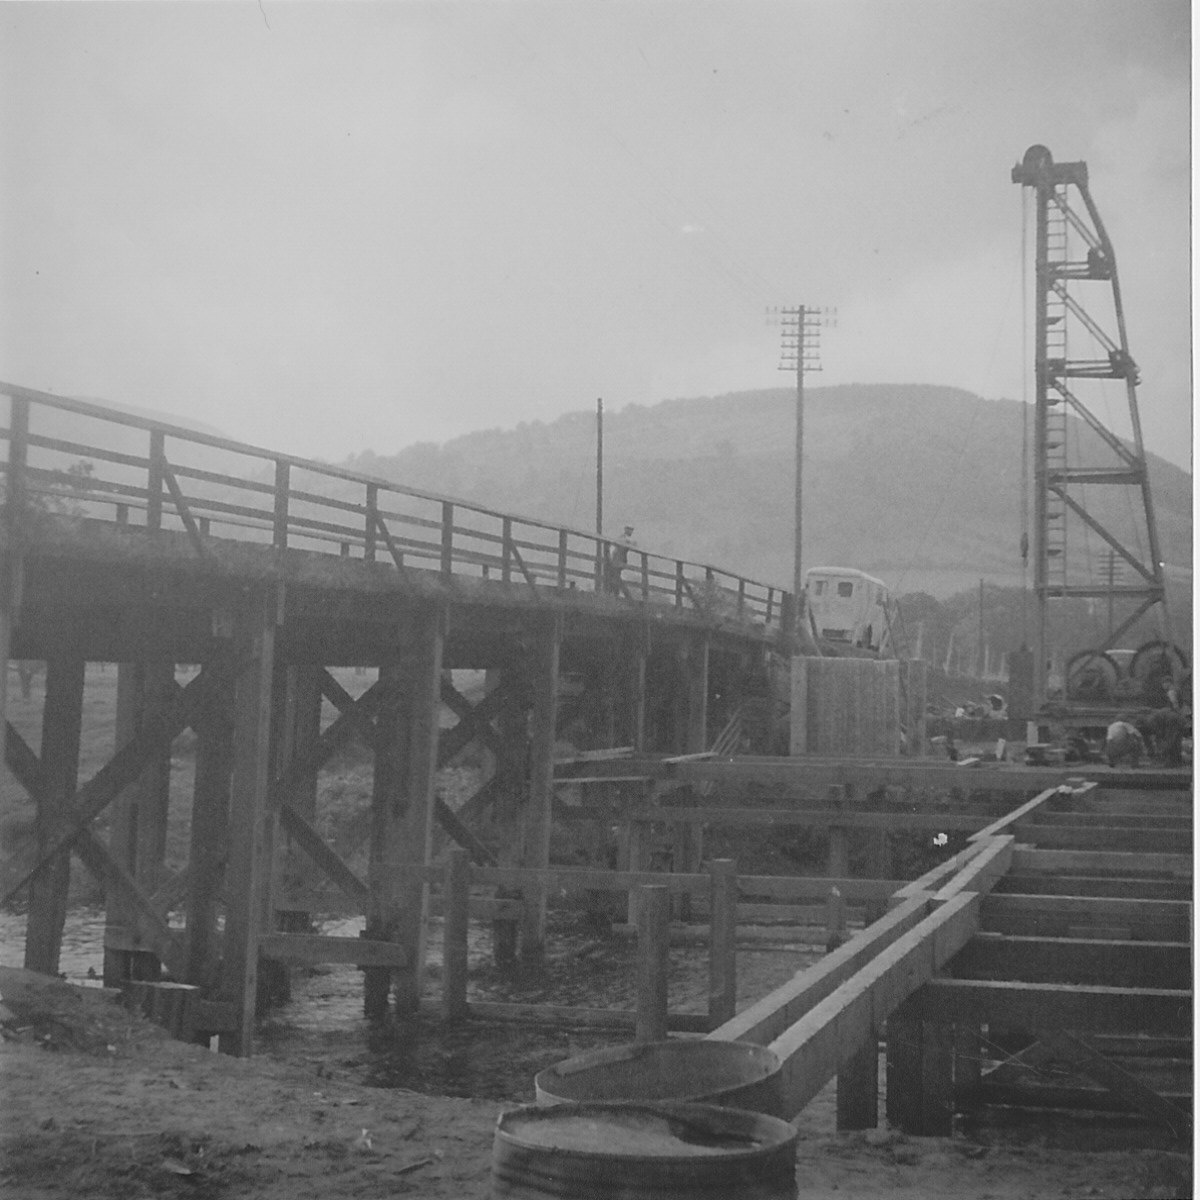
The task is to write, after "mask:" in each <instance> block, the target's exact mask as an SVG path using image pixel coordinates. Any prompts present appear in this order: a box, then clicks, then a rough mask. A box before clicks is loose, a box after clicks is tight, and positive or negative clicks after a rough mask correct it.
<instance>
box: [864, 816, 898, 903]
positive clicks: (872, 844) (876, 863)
mask: <svg viewBox="0 0 1200 1200" xmlns="http://www.w3.org/2000/svg"><path fill="white" fill-rule="evenodd" d="M867 839H868V852H869V856H870V858H869V868H868V871H867V874H868V876H869V877H870V878H871V879H891V877H892V843H891V839H890V838H889V836H888V831H887V830H886V829H872V830H868V831H867ZM886 912H887V900H886V898H884V899H879V900H868V901H867V904H866V911H865V914H864V923H865V924H867V925H870V924H872V923H873V922H875V921H878V920H879V918H880V917H882V916H883V915H884V914H885V913H886Z"/></svg>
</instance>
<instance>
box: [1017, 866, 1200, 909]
mask: <svg viewBox="0 0 1200 1200" xmlns="http://www.w3.org/2000/svg"><path fill="white" fill-rule="evenodd" d="M995 890H996V893H997V894H999V895H1004V894H1010V893H1013V894H1020V895H1026V896H1084V897H1092V898H1098V897H1111V898H1114V899H1128V900H1176V901H1184V900H1191V898H1192V881H1191V879H1188V878H1180V879H1161V878H1159V879H1149V878H1146V877H1144V876H1140V877H1139V876H1136V875H1131V876H1124V877H1123V876H1119V875H1082V874H1073V873H1064V874H1061V875H1058V874H1048V873H1046V872H1038V873H1032V872H1025V871H1017V870H1013V871H1010V872H1009V874H1008V875H1006V876H1005V878H1003V879H1001V880H1000V881H999V882H998V883H997V884H996V889H995Z"/></svg>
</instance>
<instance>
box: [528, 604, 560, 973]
mask: <svg viewBox="0 0 1200 1200" xmlns="http://www.w3.org/2000/svg"><path fill="white" fill-rule="evenodd" d="M561 645H562V620H561V618H559V617H555V618H554V620H553V621H552V622H550V623H549V625H548V626H547V627H546V628H545V629H544V630H543V631H542V632H541V634H540V636H539V637H538V639H537V643H536V647H535V649H534V651H533V654H532V656H531V657H532V659H533V661H532V663H531V664H530V672H529V679H530V682H531V684H532V688H533V712H532V714H531V718H530V730H529V794H528V798H527V799H526V802H525V805H524V808H523V809H522V813H521V865H522V866H523V867H536V868H539V869H545V868H546V867H548V866H549V865H550V825H551V801H552V798H553V795H554V731H555V725H556V722H557V713H558V667H559V655H560V651H561ZM546 894H547V889H546V885H545V884H544V883H537V884H533V885H530V886H528V887H526V888H525V892H524V898H525V903H524V905H523V907H522V919H521V957H522V958H523V959H525V960H526V961H537V960H538V959H540V958H541V957H542V955H543V954H544V953H545V949H546Z"/></svg>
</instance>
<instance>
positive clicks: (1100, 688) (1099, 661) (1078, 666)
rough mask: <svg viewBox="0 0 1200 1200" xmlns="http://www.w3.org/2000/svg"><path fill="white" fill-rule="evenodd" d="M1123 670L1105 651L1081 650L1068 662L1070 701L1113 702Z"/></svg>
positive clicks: (1068, 692) (1068, 695)
mask: <svg viewBox="0 0 1200 1200" xmlns="http://www.w3.org/2000/svg"><path fill="white" fill-rule="evenodd" d="M1120 678H1121V668H1120V667H1118V666H1117V664H1116V661H1115V660H1114V659H1112V658H1110V657H1109V656H1108V655H1107V654H1105V653H1104V652H1103V651H1099V650H1081V651H1080V652H1079V653H1078V654H1073V655H1072V656H1071V657H1070V658H1069V659H1068V660H1067V699H1068V700H1094V701H1103V700H1111V699H1112V698H1113V696H1114V695H1116V691H1117V681H1118V680H1119V679H1120Z"/></svg>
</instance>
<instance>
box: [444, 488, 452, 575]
mask: <svg viewBox="0 0 1200 1200" xmlns="http://www.w3.org/2000/svg"><path fill="white" fill-rule="evenodd" d="M453 574H454V505H453V504H451V503H450V501H449V500H444V501H443V502H442V575H443V576H444V577H446V578H449V577H450V576H451V575H453Z"/></svg>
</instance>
